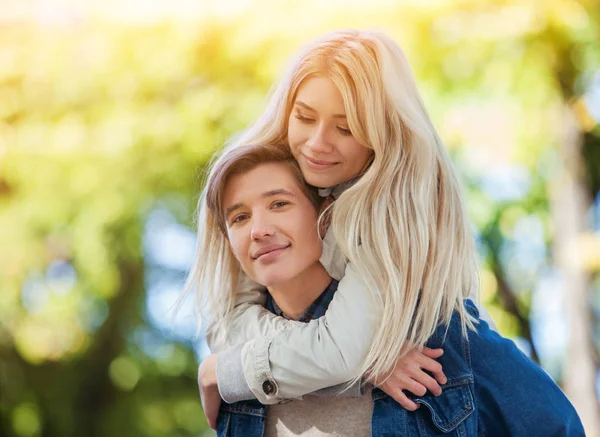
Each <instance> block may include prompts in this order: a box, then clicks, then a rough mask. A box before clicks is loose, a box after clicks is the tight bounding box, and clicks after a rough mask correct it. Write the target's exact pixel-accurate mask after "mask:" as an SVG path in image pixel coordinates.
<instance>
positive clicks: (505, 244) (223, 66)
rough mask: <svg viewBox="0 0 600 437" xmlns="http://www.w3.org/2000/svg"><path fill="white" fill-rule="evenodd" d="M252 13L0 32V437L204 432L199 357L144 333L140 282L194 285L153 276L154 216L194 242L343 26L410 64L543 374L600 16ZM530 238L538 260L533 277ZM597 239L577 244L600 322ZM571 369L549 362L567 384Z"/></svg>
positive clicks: (565, 10)
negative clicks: (551, 293) (281, 89)
mask: <svg viewBox="0 0 600 437" xmlns="http://www.w3.org/2000/svg"><path fill="white" fill-rule="evenodd" d="M261 4H262V5H263V6H264V7H262V8H257V9H256V10H253V11H249V12H248V14H246V15H244V16H242V17H240V18H239V19H235V20H220V21H218V22H214V23H209V24H207V23H202V25H197V26H190V25H189V23H188V24H186V25H177V24H176V23H171V24H153V25H145V26H141V25H137V26H124V25H119V24H114V23H103V22H95V21H93V20H84V21H81V22H74V23H71V24H69V25H61V26H56V25H52V26H41V25H34V24H26V25H24V24H23V23H18V24H6V23H5V24H3V25H2V27H0V212H1V214H0V435H3V436H4V435H5V436H23V437H30V436H39V435H44V436H48V437H55V436H56V437H58V436H60V437H69V436H80V435H87V436H108V435H110V436H114V437H118V436H163V435H171V436H188V435H190V436H191V435H201V433H202V432H203V431H204V430H205V429H206V422H205V420H204V417H203V414H202V411H201V407H200V403H199V399H198V395H197V387H196V369H197V367H196V358H195V356H194V353H193V352H192V351H191V349H190V342H191V341H192V340H191V339H190V340H189V341H188V342H185V341H183V342H182V341H177V340H176V339H173V338H166V339H165V338H164V333H163V332H162V331H160V330H159V329H158V328H157V327H156V326H154V324H153V323H152V321H151V319H150V317H149V315H148V308H147V304H146V300H147V295H148V289H149V288H150V284H149V281H151V279H150V280H149V279H148V278H153V277H155V276H151V275H150V274H149V272H150V271H152V272H154V273H153V274H154V275H157V274H158V275H163V276H164V275H170V276H171V277H173V278H175V280H181V278H182V277H183V276H184V275H185V271H184V269H177V268H173V267H169V266H166V267H165V266H163V267H160V266H159V267H160V268H158V270H157V266H156V265H155V264H153V263H152V262H151V260H150V258H151V257H149V255H148V250H147V247H146V242H145V238H146V237H145V235H146V232H147V223H148V220H149V217H151V216H152V214H153V212H155V211H157V210H166V211H168V213H169V214H171V215H172V217H173V218H174V220H175V221H176V222H178V223H180V224H182V225H184V226H187V227H192V222H193V211H194V207H195V201H196V199H197V194H198V191H199V189H200V184H201V175H202V168H203V166H204V165H205V163H206V162H207V160H208V159H209V157H210V155H211V153H212V152H213V151H214V150H215V149H216V148H218V147H219V146H220V145H221V144H222V143H223V142H224V141H225V139H226V138H227V137H228V136H229V135H231V134H233V133H234V132H236V131H239V130H240V129H242V128H243V127H244V126H246V125H247V123H249V122H250V121H251V120H253V119H254V118H255V117H256V116H257V115H258V114H259V113H260V110H261V109H262V107H263V105H264V96H265V94H266V92H267V90H268V88H269V86H270V85H271V83H272V81H273V79H274V78H275V77H276V73H277V71H278V70H279V69H280V67H281V66H282V65H283V63H284V61H285V59H286V58H287V57H288V56H289V54H290V53H291V51H292V50H293V48H295V47H297V46H298V45H299V44H300V43H302V42H304V41H306V40H307V39H308V38H310V37H311V36H312V35H315V34H319V33H321V32H323V31H325V30H328V29H331V28H336V27H341V26H361V27H364V26H368V25H377V26H381V27H383V28H385V29H387V30H388V31H389V32H390V33H392V34H393V35H394V36H395V37H396V38H397V39H398V41H400V42H401V44H402V45H403V47H404V48H405V50H406V51H407V54H408V56H409V59H410V60H411V63H412V65H413V68H414V69H415V73H416V76H417V78H418V80H419V83H420V85H421V87H422V90H423V91H424V95H425V99H426V101H427V105H428V107H429V108H430V110H431V112H432V115H433V117H434V119H435V121H436V124H437V125H438V126H439V127H440V132H441V134H442V137H443V138H444V139H445V140H446V142H447V143H448V146H449V147H450V149H451V151H452V153H453V156H454V157H455V160H456V162H457V164H458V165H459V167H460V169H461V174H462V175H463V176H464V177H465V180H466V181H467V183H468V195H469V199H468V205H469V212H470V215H471V218H472V220H473V222H474V224H475V226H476V227H477V229H478V231H477V234H478V240H479V242H480V251H481V255H482V285H483V301H484V303H485V304H486V306H487V307H488V309H489V310H490V312H491V313H492V316H493V317H494V319H495V320H496V321H497V323H498V325H499V327H500V330H501V331H502V332H503V333H504V334H505V335H509V336H518V337H521V338H523V339H524V340H525V342H529V345H530V347H531V349H532V355H533V356H534V357H537V354H536V348H535V342H531V340H532V337H534V336H533V335H532V329H531V324H530V315H531V314H530V313H531V311H532V306H533V300H532V296H533V295H534V290H535V288H536V287H537V286H538V279H539V277H540V276H541V275H543V274H545V273H547V272H548V271H549V270H551V269H552V268H554V264H555V259H554V258H555V255H554V254H553V253H552V250H551V249H552V246H553V242H554V235H555V233H556V232H557V230H556V229H554V227H553V222H552V217H551V213H550V204H551V203H552V194H551V190H552V188H551V187H552V184H553V183H555V182H556V180H555V177H554V176H555V175H556V174H557V171H558V170H559V169H560V167H561V165H562V164H561V155H560V147H559V145H560V144H559V142H560V140H559V139H558V138H559V133H560V132H559V131H560V127H561V118H560V117H561V116H560V114H561V112H560V110H561V108H562V107H563V106H564V105H567V106H568V107H570V108H572V110H573V112H574V113H575V114H576V115H577V117H578V118H577V119H578V121H579V125H578V126H579V128H580V130H581V138H582V141H583V146H582V149H581V150H582V151H581V154H582V158H583V162H584V164H585V176H584V180H585V187H586V190H587V196H588V198H589V199H594V198H596V196H597V195H598V191H599V189H600V183H599V180H600V173H599V170H598V169H600V153H599V152H598V150H600V149H599V147H600V146H599V141H600V140H599V138H600V131H599V129H598V126H597V123H596V121H594V120H593V119H592V118H591V116H590V115H589V112H588V111H587V109H586V108H585V104H584V103H583V99H582V96H583V95H584V93H585V92H586V89H587V87H588V86H589V83H590V82H591V80H592V75H593V73H594V71H598V67H599V66H600V43H599V41H600V35H599V34H600V31H599V26H600V12H599V11H598V6H596V4H595V2H592V1H583V0H582V1H580V2H575V1H567V0H552V1H548V2H545V3H543V4H540V2H535V1H533V0H527V1H525V0H523V1H519V2H517V1H513V2H511V1H508V0H503V1H495V2H479V1H477V2H476V1H454V2H447V3H445V4H443V5H442V4H441V3H440V6H439V8H427V7H419V6H414V5H413V6H410V7H409V6H403V7H400V6H385V7H381V8H379V9H375V8H372V10H369V9H368V8H365V9H362V10H357V11H355V12H353V13H352V14H349V15H348V16H347V17H345V18H344V20H342V19H341V18H340V17H339V15H338V14H337V13H336V10H335V8H332V9H322V10H320V12H319V14H314V13H313V14H311V13H309V12H310V11H306V10H305V8H304V7H303V6H302V5H300V4H298V3H295V2H292V3H291V6H289V9H281V8H282V7H281V6H279V9H278V7H276V6H275V5H274V4H271V2H266V1H265V2H262V3H261ZM388 5H389V4H388ZM266 8H269V11H270V13H271V14H272V15H271V17H275V18H273V19H272V21H270V24H266V21H265V20H264V18H263V20H262V21H261V20H260V15H261V13H262V14H264V11H265V10H266ZM303 8H304V9H303ZM367 10H369V11H370V12H365V11H367ZM350 12H352V11H350ZM290 17H294V19H295V21H294V22H293V25H292V24H291V22H290ZM257 23H262V25H260V24H257ZM284 30H285V31H286V32H284ZM278 32H279V33H278ZM282 35H283V36H282ZM498 162H500V163H503V164H504V165H505V167H509V168H512V169H516V171H517V179H519V178H521V179H523V180H524V181H525V182H524V183H523V184H522V185H523V187H524V188H522V189H521V191H520V192H519V193H520V194H518V195H512V196H507V195H499V194H498V188H497V187H496V188H494V189H490V188H489V187H488V185H489V176H490V175H489V174H487V172H486V169H487V168H488V166H489V167H490V168H491V166H492V165H495V164H498ZM523 174H524V175H525V176H522V175H523ZM486 178H487V179H486ZM496 184H498V182H497V181H496ZM590 208H591V205H590ZM598 210H600V207H597V209H596V211H598ZM590 211H592V212H591V213H590V214H592V213H593V211H594V210H591V209H590ZM596 214H598V212H596ZM597 220H598V221H599V222H600V219H597ZM528 226H529V227H528ZM599 226H600V225H599ZM531 229H533V230H534V231H535V230H539V232H540V235H541V236H540V241H541V243H540V244H538V245H537V246H535V244H534V246H535V247H534V248H533V249H532V248H531V247H529V250H530V251H531V250H533V252H535V254H537V255H535V256H533V255H531V256H530V258H529V259H533V261H532V262H522V258H520V257H519V256H520V255H519V254H520V253H521V252H520V251H522V247H521V245H522V244H523V243H522V241H521V240H522V239H523V232H525V233H527V232H528V230H531ZM593 230H594V229H593V227H590V232H589V235H587V236H588V237H589V239H588V240H589V244H587V245H586V246H582V247H584V248H587V249H585V250H587V252H586V253H587V255H586V258H585V259H586V260H587V261H586V263H587V264H586V266H585V268H586V269H587V271H588V272H589V275H590V276H589V279H590V282H589V290H590V301H591V302H592V303H594V302H596V304H595V306H591V308H595V309H596V310H598V309H600V304H598V302H600V298H599V296H600V290H599V287H600V280H599V279H598V271H599V270H600V261H599V260H600V253H599V252H600V248H599V247H600V245H598V247H597V246H596V243H597V242H598V241H599V237H598V229H597V228H596V229H595V234H594V233H593ZM534 233H535V232H534ZM190 261H191V260H190ZM161 269H162V270H161ZM533 310H535V308H533ZM165 317H166V318H168V315H167V313H166V309H165ZM590 329H591V327H590ZM596 331H597V329H596ZM147 338H152V339H154V340H153V341H155V344H156V345H157V346H156V349H157V350H155V351H154V352H152V351H150V352H149V351H148V348H147V347H144V346H143V343H144V339H147ZM156 339H158V340H156ZM534 340H535V338H534ZM158 349H160V350H158ZM563 352H564V351H563ZM557 360H558V361H557ZM561 363H562V361H561V360H560V359H559V358H556V357H550V358H549V359H547V360H546V361H544V360H542V364H544V365H545V366H547V368H548V369H549V370H550V371H552V374H553V376H555V377H557V378H559V379H560V375H561V366H562V364H561ZM590 384H594V381H590Z"/></svg>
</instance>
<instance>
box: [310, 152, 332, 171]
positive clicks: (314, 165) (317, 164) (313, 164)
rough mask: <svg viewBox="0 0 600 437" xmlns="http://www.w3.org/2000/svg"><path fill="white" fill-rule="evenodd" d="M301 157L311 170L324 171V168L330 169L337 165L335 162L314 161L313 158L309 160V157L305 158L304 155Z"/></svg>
mask: <svg viewBox="0 0 600 437" xmlns="http://www.w3.org/2000/svg"><path fill="white" fill-rule="evenodd" d="M302 156H304V159H306V163H307V164H308V165H309V166H310V167H312V168H317V169H326V168H331V167H333V166H334V165H336V164H337V162H335V161H321V160H319V159H314V158H311V157H310V156H306V155H304V154H303V155H302Z"/></svg>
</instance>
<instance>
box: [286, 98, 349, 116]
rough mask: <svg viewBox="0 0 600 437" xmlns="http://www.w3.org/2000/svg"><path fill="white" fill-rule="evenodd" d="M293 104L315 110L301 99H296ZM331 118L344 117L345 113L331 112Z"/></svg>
mask: <svg viewBox="0 0 600 437" xmlns="http://www.w3.org/2000/svg"><path fill="white" fill-rule="evenodd" d="M294 104H295V105H298V106H302V107H303V108H304V109H308V110H309V111H312V112H317V111H315V110H314V108H312V107H311V106H309V105H307V104H306V103H304V102H303V101H302V100H296V102H295V103H294ZM333 118H346V114H333Z"/></svg>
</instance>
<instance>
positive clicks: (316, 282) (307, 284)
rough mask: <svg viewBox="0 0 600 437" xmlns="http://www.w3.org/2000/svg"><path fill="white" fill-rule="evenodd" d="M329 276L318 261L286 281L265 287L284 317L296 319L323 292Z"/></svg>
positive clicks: (329, 280)
mask: <svg viewBox="0 0 600 437" xmlns="http://www.w3.org/2000/svg"><path fill="white" fill-rule="evenodd" d="M330 282H331V276H329V273H327V270H325V268H324V267H323V266H322V265H321V263H320V262H317V263H315V264H314V265H312V266H311V267H309V268H307V269H306V270H304V271H303V272H302V273H300V274H299V275H297V276H295V277H294V278H291V279H290V280H288V281H285V282H282V283H279V284H276V285H272V286H269V287H268V288H267V289H268V290H269V293H270V294H271V296H272V297H273V300H274V301H275V303H276V304H277V306H278V307H279V308H280V309H281V311H283V314H285V316H286V317H289V318H290V319H292V320H296V319H297V318H298V317H300V316H301V315H302V313H304V312H305V311H306V309H307V308H308V307H309V306H310V305H311V304H312V303H313V302H314V301H315V299H317V297H319V296H320V295H321V293H323V291H324V290H325V288H326V287H327V285H329V283H330Z"/></svg>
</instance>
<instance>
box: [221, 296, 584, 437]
mask: <svg viewBox="0 0 600 437" xmlns="http://www.w3.org/2000/svg"><path fill="white" fill-rule="evenodd" d="M465 305H466V307H467V310H468V311H469V313H470V314H471V315H473V316H475V317H479V313H478V311H477V308H476V306H475V305H474V304H473V302H471V301H470V300H467V301H466V303H465ZM446 328H447V329H446ZM427 346H428V347H431V348H438V347H442V348H443V349H444V355H442V356H441V358H439V361H440V363H441V364H442V367H443V369H444V373H445V374H446V376H447V377H448V382H447V383H446V384H444V385H442V394H441V395H440V396H433V395H431V394H429V393H427V394H426V395H425V396H414V397H412V399H413V400H414V401H415V402H416V403H418V404H421V405H420V408H419V409H418V410H417V411H414V412H411V411H407V410H405V409H404V408H402V407H401V406H400V405H399V404H398V403H396V401H394V399H392V398H391V397H389V396H388V395H387V394H385V393H384V392H383V391H381V390H379V389H377V388H376V389H373V391H372V397H373V415H372V418H371V436H373V437H393V436H402V437H413V436H419V437H426V436H441V435H444V436H461V437H510V436H515V437H517V436H518V437H536V436H539V437H554V436H556V437H558V436H561V437H574V436H584V435H585V433H584V431H583V425H582V424H581V421H580V419H579V417H578V415H577V413H576V411H575V409H574V408H573V406H572V405H571V403H570V402H569V400H568V399H567V398H566V396H565V395H564V394H563V392H562V391H561V390H560V388H559V387H558V386H557V385H556V384H555V383H554V382H553V381H552V379H551V378H550V377H549V376H548V375H547V374H546V373H545V372H544V371H543V370H542V369H541V368H540V367H539V366H538V365H537V364H535V363H534V362H533V361H531V360H530V359H529V358H527V357H526V356H525V355H524V354H523V353H522V352H521V351H520V350H519V349H518V348H517V347H516V346H515V344H514V343H513V342H512V341H510V340H507V339H505V338H503V337H501V336H500V335H498V333H496V332H495V331H492V330H490V329H489V326H488V324H487V323H486V322H485V321H481V320H480V321H479V324H478V325H477V329H476V331H474V332H473V331H469V332H468V336H467V337H466V338H465V337H463V335H462V332H461V326H460V319H459V316H458V314H455V315H454V316H453V317H452V320H451V322H450V324H449V325H448V326H447V327H446V326H440V327H439V328H438V329H437V330H436V331H435V333H434V335H433V336H432V337H431V338H430V339H429V341H428V343H427ZM266 415H267V407H266V406H265V405H262V404H260V403H259V402H258V401H244V402H237V403H235V404H225V403H222V405H221V411H220V413H219V417H218V420H217V434H218V436H219V437H225V436H227V437H242V436H243V437H262V436H263V434H264V427H265V418H266Z"/></svg>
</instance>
